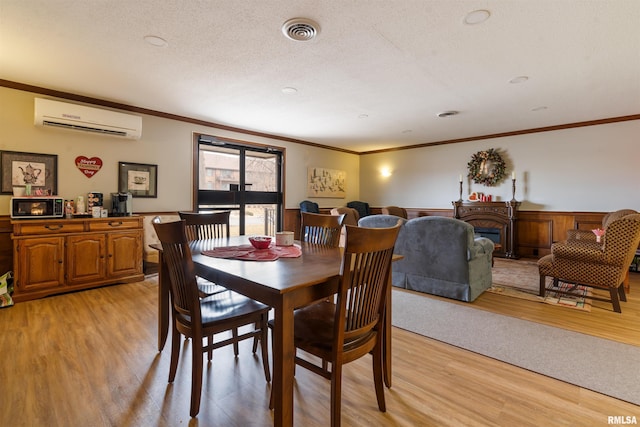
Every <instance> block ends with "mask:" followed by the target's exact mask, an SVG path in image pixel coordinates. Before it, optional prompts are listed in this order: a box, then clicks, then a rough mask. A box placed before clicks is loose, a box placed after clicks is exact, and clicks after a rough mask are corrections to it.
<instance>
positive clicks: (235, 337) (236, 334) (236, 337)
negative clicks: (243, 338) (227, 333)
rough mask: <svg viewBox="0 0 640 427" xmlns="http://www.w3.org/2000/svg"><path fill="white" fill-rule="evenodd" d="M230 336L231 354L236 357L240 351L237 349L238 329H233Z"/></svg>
mask: <svg viewBox="0 0 640 427" xmlns="http://www.w3.org/2000/svg"><path fill="white" fill-rule="evenodd" d="M231 335H232V336H233V354H235V356H236V357H238V354H240V350H239V348H238V328H233V330H232V331H231Z"/></svg>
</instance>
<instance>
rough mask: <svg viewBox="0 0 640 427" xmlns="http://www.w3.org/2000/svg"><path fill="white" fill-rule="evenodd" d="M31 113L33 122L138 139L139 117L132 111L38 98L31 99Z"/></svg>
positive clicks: (140, 130)
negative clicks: (33, 107) (32, 113)
mask: <svg viewBox="0 0 640 427" xmlns="http://www.w3.org/2000/svg"><path fill="white" fill-rule="evenodd" d="M34 113H35V124H36V125H38V126H54V127H58V128H64V129H71V130H76V131H82V132H92V133H100V134H103V135H111V136H115V137H120V138H128V139H139V138H140V137H141V135H142V118H141V117H139V116H134V115H132V114H125V113H119V112H117V111H110V110H103V109H99V108H92V107H86V106H84V105H77V104H69V103H65V102H59V101H52V100H50V99H41V98H36V99H35V111H34Z"/></svg>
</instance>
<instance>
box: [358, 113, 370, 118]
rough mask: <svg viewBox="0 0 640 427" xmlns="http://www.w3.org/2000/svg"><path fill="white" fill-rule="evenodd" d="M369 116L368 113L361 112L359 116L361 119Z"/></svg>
mask: <svg viewBox="0 0 640 427" xmlns="http://www.w3.org/2000/svg"><path fill="white" fill-rule="evenodd" d="M367 117H369V115H368V114H360V115H359V116H358V118H359V119H366V118H367Z"/></svg>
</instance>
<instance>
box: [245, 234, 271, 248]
mask: <svg viewBox="0 0 640 427" xmlns="http://www.w3.org/2000/svg"><path fill="white" fill-rule="evenodd" d="M249 243H251V246H253V247H254V248H256V249H267V248H268V247H269V245H271V237H269V236H253V237H249Z"/></svg>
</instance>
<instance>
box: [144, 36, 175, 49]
mask: <svg viewBox="0 0 640 427" xmlns="http://www.w3.org/2000/svg"><path fill="white" fill-rule="evenodd" d="M144 41H146V42H147V43H149V44H150V45H151V46H155V47H165V46H167V45H168V44H169V43H167V41H166V40H165V39H163V38H162V37H158V36H144Z"/></svg>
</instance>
